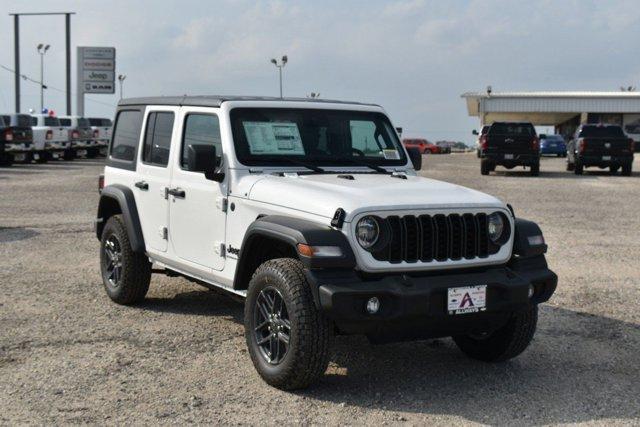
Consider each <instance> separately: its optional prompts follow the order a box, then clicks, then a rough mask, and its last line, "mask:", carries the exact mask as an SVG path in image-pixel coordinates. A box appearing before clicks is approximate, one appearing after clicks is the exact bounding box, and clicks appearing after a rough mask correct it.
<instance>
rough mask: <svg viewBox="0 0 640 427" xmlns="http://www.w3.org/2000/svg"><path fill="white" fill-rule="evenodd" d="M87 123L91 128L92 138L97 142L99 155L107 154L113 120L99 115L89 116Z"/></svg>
mask: <svg viewBox="0 0 640 427" xmlns="http://www.w3.org/2000/svg"><path fill="white" fill-rule="evenodd" d="M89 124H90V125H91V129H92V130H93V140H94V141H95V142H96V143H97V145H98V148H99V150H100V155H101V156H106V155H107V146H108V145H109V140H110V139H111V129H112V127H113V122H112V121H111V119H106V118H101V117H89Z"/></svg>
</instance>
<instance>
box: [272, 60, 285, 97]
mask: <svg viewBox="0 0 640 427" xmlns="http://www.w3.org/2000/svg"><path fill="white" fill-rule="evenodd" d="M288 60H289V59H288V58H287V55H283V56H282V59H281V60H280V62H278V60H277V59H275V58H271V63H272V64H273V65H275V66H276V68H278V71H279V73H280V98H282V69H283V68H284V66H285V65H286V64H287V61H288Z"/></svg>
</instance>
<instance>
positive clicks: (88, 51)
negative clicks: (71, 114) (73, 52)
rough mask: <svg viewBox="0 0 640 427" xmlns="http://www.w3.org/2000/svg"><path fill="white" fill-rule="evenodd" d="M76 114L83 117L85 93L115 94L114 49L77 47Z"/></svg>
mask: <svg viewBox="0 0 640 427" xmlns="http://www.w3.org/2000/svg"><path fill="white" fill-rule="evenodd" d="M77 57H78V67H77V70H78V76H77V82H78V89H77V90H76V94H77V97H78V98H77V108H76V113H77V114H78V115H79V116H84V94H85V93H109V94H113V93H115V88H116V82H115V75H116V49H115V48H114V47H87V46H78V55H77Z"/></svg>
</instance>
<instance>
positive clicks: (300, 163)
mask: <svg viewBox="0 0 640 427" xmlns="http://www.w3.org/2000/svg"><path fill="white" fill-rule="evenodd" d="M264 160H274V161H285V162H287V163H291V164H292V165H297V166H302V167H305V168H307V169H309V170H312V171H314V172H316V173H324V172H325V170H324V169H322V168H321V167H319V166H315V165H312V164H310V163H307V162H303V161H300V160H296V159H292V158H290V157H267V158H265V159H264Z"/></svg>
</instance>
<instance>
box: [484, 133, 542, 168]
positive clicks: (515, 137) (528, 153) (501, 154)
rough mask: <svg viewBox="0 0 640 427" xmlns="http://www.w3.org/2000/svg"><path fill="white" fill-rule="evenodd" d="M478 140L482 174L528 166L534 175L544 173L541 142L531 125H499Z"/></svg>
mask: <svg viewBox="0 0 640 427" xmlns="http://www.w3.org/2000/svg"><path fill="white" fill-rule="evenodd" d="M478 141H479V143H480V146H479V148H480V159H481V164H480V173H481V174H482V175H489V172H491V171H494V170H495V169H496V166H504V167H506V168H507V169H513V168H514V167H516V166H526V167H529V168H530V173H531V176H538V175H539V174H540V141H539V140H538V136H537V135H536V129H535V128H534V127H533V125H532V124H531V123H526V122H522V123H509V122H495V123H493V124H492V125H491V127H490V128H489V130H488V131H487V133H486V134H483V135H480V138H479V139H478Z"/></svg>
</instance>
